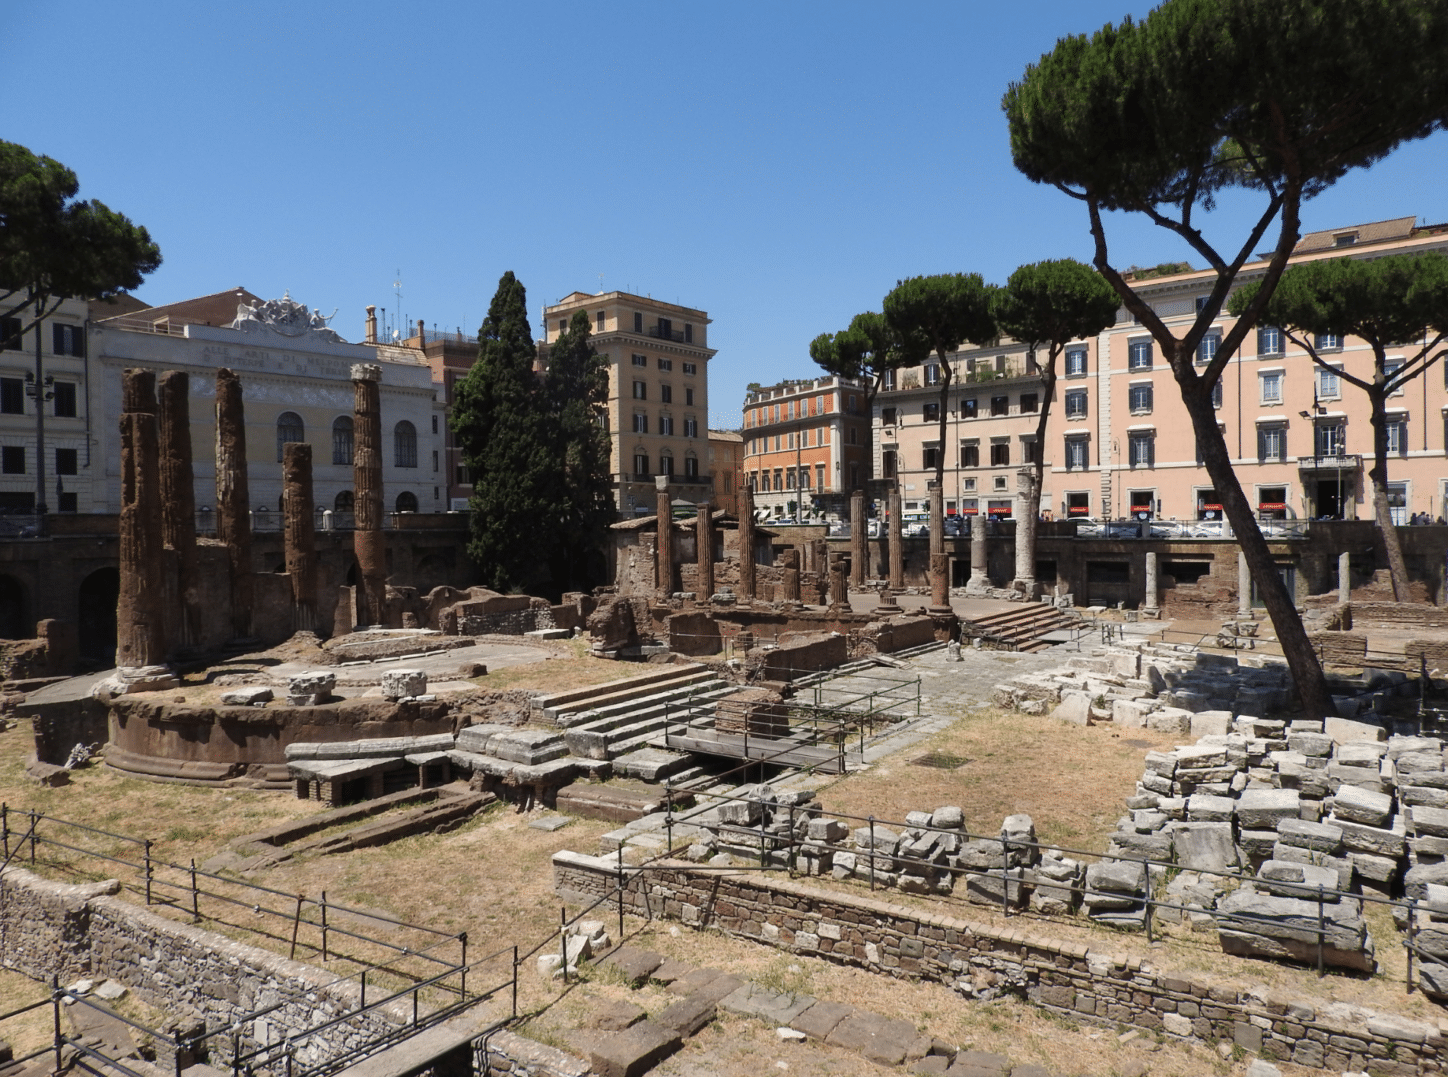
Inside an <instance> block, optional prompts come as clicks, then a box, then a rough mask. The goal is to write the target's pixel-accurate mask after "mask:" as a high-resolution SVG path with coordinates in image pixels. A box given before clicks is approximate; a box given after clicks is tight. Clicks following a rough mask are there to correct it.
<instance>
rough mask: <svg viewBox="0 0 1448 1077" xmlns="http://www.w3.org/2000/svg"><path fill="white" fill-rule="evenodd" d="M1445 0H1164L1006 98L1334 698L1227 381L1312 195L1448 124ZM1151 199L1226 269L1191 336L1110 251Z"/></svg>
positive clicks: (1304, 667) (1034, 171)
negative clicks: (1214, 344) (1229, 316)
mask: <svg viewBox="0 0 1448 1077" xmlns="http://www.w3.org/2000/svg"><path fill="white" fill-rule="evenodd" d="M1445 51H1448V5H1444V4H1439V3H1425V2H1423V0H1273V2H1271V3H1261V2H1259V0H1166V2H1165V3H1163V4H1162V5H1161V6H1160V7H1158V8H1156V9H1155V10H1154V11H1152V12H1151V14H1149V15H1148V16H1147V17H1146V18H1145V19H1144V20H1142V21H1141V22H1134V21H1132V20H1131V19H1126V20H1124V21H1123V22H1122V23H1121V24H1120V25H1117V26H1110V25H1108V26H1106V27H1104V28H1103V29H1101V30H1099V31H1098V32H1097V33H1095V34H1094V35H1092V36H1091V37H1089V38H1088V37H1086V36H1081V35H1078V36H1071V37H1065V38H1062V39H1060V40H1059V41H1058V42H1057V44H1056V47H1055V48H1054V49H1053V50H1052V51H1051V52H1049V53H1047V54H1046V55H1044V56H1042V57H1041V59H1040V61H1039V62H1038V63H1036V64H1033V65H1031V66H1030V67H1028V68H1027V69H1026V72H1025V75H1024V77H1023V78H1022V79H1021V81H1019V82H1017V83H1013V84H1012V85H1011V86H1010V87H1009V89H1008V90H1007V92H1006V94H1005V97H1004V99H1003V101H1002V107H1003V109H1004V110H1005V113H1006V117H1007V120H1008V122H1009V125H1010V138H1011V152H1012V156H1013V158H1014V161H1015V165H1016V167H1017V168H1018V169H1019V170H1020V171H1021V172H1022V173H1024V174H1025V175H1026V176H1027V177H1029V178H1030V179H1032V180H1034V181H1036V182H1038V183H1049V184H1052V185H1053V186H1055V187H1057V188H1058V189H1060V190H1062V191H1064V192H1065V193H1067V194H1069V195H1071V196H1072V197H1074V198H1076V199H1078V200H1080V201H1081V202H1082V203H1083V205H1084V207H1085V209H1086V212H1087V216H1088V219H1089V221H1090V226H1091V232H1092V236H1093V238H1094V240H1095V256H1094V258H1093V261H1094V264H1095V266H1096V268H1097V269H1098V270H1099V271H1100V272H1101V273H1102V275H1103V276H1104V277H1105V278H1106V279H1107V280H1108V281H1109V282H1110V283H1111V285H1112V287H1113V288H1115V289H1116V292H1117V294H1118V295H1119V296H1120V297H1121V299H1122V301H1123V302H1124V303H1125V304H1126V306H1127V308H1128V309H1129V310H1130V311H1131V312H1132V314H1134V315H1135V316H1136V317H1137V319H1138V320H1139V321H1140V323H1141V324H1142V326H1143V327H1144V328H1145V330H1146V331H1147V332H1149V333H1151V335H1152V337H1153V338H1154V339H1155V340H1156V342H1157V344H1158V346H1159V347H1160V348H1161V350H1162V353H1163V356H1164V357H1165V358H1166V360H1167V361H1168V363H1169V364H1170V366H1171V370H1172V373H1173V375H1174V377H1175V378H1176V381H1177V385H1178V388H1179V389H1180V391H1181V394H1182V400H1183V402H1184V403H1185V405H1186V408H1187V412H1188V414H1190V415H1191V418H1192V424H1193V427H1194V428H1195V432H1196V435H1197V441H1198V443H1199V444H1200V446H1201V450H1202V456H1203V460H1204V463H1205V465H1206V468H1207V472H1208V474H1209V475H1210V476H1211V478H1212V481H1213V483H1214V484H1215V486H1216V489H1217V493H1218V496H1219V497H1221V499H1222V505H1223V508H1224V510H1225V512H1226V515H1227V517H1228V519H1229V520H1230V521H1231V523H1232V526H1233V527H1234V529H1235V530H1236V533H1237V538H1238V542H1239V543H1240V546H1241V549H1242V552H1243V554H1244V555H1245V556H1246V558H1247V563H1248V566H1249V567H1250V569H1251V572H1252V575H1253V578H1254V579H1255V581H1256V584H1257V589H1258V592H1259V594H1261V595H1262V598H1263V601H1264V603H1265V605H1266V606H1267V611H1268V613H1269V614H1270V615H1271V617H1272V623H1273V626H1274V628H1275V629H1276V634H1277V638H1278V641H1279V642H1280V643H1281V645H1282V649H1283V652H1284V654H1285V655H1286V658H1287V661H1288V663H1289V665H1290V667H1291V669H1292V673H1293V676H1294V678H1295V679H1296V682H1297V688H1298V691H1299V694H1300V695H1301V697H1302V702H1303V705H1304V706H1305V707H1306V708H1308V710H1309V711H1310V712H1313V713H1323V714H1325V713H1330V711H1331V705H1332V702H1331V698H1330V696H1329V693H1328V690H1327V682H1326V680H1325V679H1324V677H1323V675H1322V668H1321V665H1320V663H1319V662H1318V661H1317V657H1316V654H1315V653H1314V652H1313V650H1312V647H1311V644H1310V643H1309V641H1308V639H1307V635H1306V632H1305V631H1304V630H1303V628H1302V620H1301V618H1300V617H1299V616H1298V614H1297V610H1296V606H1295V604H1294V602H1293V598H1292V596H1290V595H1288V594H1287V591H1286V588H1285V587H1284V586H1283V584H1282V582H1281V579H1280V577H1279V575H1278V573H1277V572H1276V570H1275V568H1274V567H1273V564H1272V557H1271V553H1270V551H1269V550H1268V547H1267V543H1266V541H1265V539H1263V537H1262V533H1261V530H1260V528H1258V526H1257V523H1256V519H1255V514H1254V513H1253V511H1252V507H1251V505H1250V503H1249V502H1248V500H1247V498H1246V496H1245V495H1244V494H1243V492H1242V488H1241V484H1240V482H1239V481H1238V480H1237V478H1236V475H1235V474H1234V473H1233V471H1232V467H1231V458H1230V456H1229V454H1228V451H1227V446H1226V442H1225V440H1224V438H1223V436H1222V434H1221V431H1220V430H1219V429H1218V426H1217V420H1216V415H1215V411H1214V409H1213V407H1212V403H1211V396H1212V387H1213V386H1214V385H1215V384H1216V382H1217V381H1218V379H1220V377H1221V375H1222V371H1223V369H1224V367H1225V366H1226V364H1227V362H1228V361H1229V360H1230V359H1231V357H1232V356H1233V355H1234V354H1235V353H1236V351H1237V348H1238V347H1239V345H1240V344H1241V342H1242V340H1243V338H1244V337H1245V336H1246V334H1247V333H1248V332H1249V331H1250V329H1251V328H1252V326H1253V325H1255V324H1256V322H1257V319H1258V316H1259V315H1260V313H1261V309H1262V307H1263V305H1265V304H1266V302H1267V300H1268V299H1269V298H1270V297H1271V294H1272V292H1273V290H1274V288H1275V287H1276V285H1277V281H1278V279H1279V278H1280V276H1281V274H1282V271H1283V269H1284V268H1285V266H1286V264H1287V258H1288V255H1289V254H1290V253H1291V251H1292V247H1293V245H1294V244H1295V243H1296V242H1297V239H1298V237H1299V226H1300V211H1301V205H1302V201H1303V199H1305V198H1310V197H1311V196H1312V195H1314V194H1317V193H1318V192H1320V191H1322V190H1324V189H1325V188H1327V187H1328V186H1330V185H1331V184H1333V183H1334V182H1336V181H1337V180H1338V179H1340V178H1341V177H1342V176H1344V175H1345V174H1346V173H1347V172H1349V171H1350V170H1352V169H1354V168H1363V167H1366V166H1368V165H1371V164H1372V163H1373V162H1375V161H1377V160H1379V159H1381V158H1382V157H1383V156H1385V155H1386V154H1388V153H1390V152H1392V150H1393V149H1394V148H1395V147H1397V146H1398V145H1399V144H1400V143H1401V142H1402V141H1404V140H1405V139H1414V138H1422V137H1424V136H1426V135H1428V134H1430V133H1431V132H1433V131H1435V130H1438V129H1440V128H1441V127H1442V126H1443V124H1444V116H1445V110H1448V65H1444V64H1442V63H1441V62H1440V61H1439V58H1440V57H1441V56H1443V55H1444V54H1445ZM1227 188H1242V189H1245V190H1246V191H1248V192H1252V193H1255V194H1256V195H1258V196H1260V198H1261V203H1260V205H1261V209H1260V213H1259V215H1258V217H1257V218H1256V220H1255V221H1254V222H1253V223H1252V225H1251V227H1250V228H1249V229H1248V230H1247V235H1246V236H1245V237H1243V238H1242V242H1241V243H1240V245H1238V246H1237V247H1236V249H1235V250H1232V249H1224V250H1222V251H1219V250H1218V249H1217V247H1216V246H1214V245H1213V244H1212V242H1210V241H1209V240H1208V238H1207V236H1206V235H1205V234H1204V233H1203V232H1202V230H1201V229H1200V228H1198V226H1197V222H1196V220H1195V213H1196V211H1197V210H1198V209H1200V210H1203V211H1207V210H1210V209H1212V208H1213V205H1214V200H1215V198H1216V196H1217V195H1218V194H1219V193H1220V192H1222V191H1223V190H1224V189H1227ZM1109 210H1117V211H1124V212H1130V213H1140V214H1143V215H1145V216H1146V217H1147V218H1148V219H1149V220H1151V221H1152V222H1153V223H1155V224H1157V225H1158V226H1160V227H1162V228H1165V229H1168V230H1170V231H1171V232H1173V233H1174V234H1175V235H1177V236H1178V237H1180V238H1181V239H1182V240H1183V241H1184V242H1185V243H1186V244H1187V245H1188V246H1189V247H1190V248H1191V249H1192V250H1193V251H1194V252H1195V253H1196V254H1197V255H1199V256H1200V257H1202V258H1203V259H1205V260H1206V264H1207V265H1208V266H1209V267H1210V268H1211V269H1212V270H1213V271H1214V272H1215V274H1216V281H1215V283H1214V285H1213V288H1212V292H1211V295H1210V296H1209V297H1208V298H1207V300H1206V302H1205V303H1204V304H1203V305H1202V308H1201V310H1199V311H1198V314H1197V317H1196V319H1195V320H1194V321H1193V322H1192V323H1191V324H1190V325H1189V326H1187V327H1186V329H1185V331H1184V332H1183V333H1182V334H1181V336H1177V335H1176V334H1174V333H1173V332H1172V331H1171V330H1170V329H1168V328H1167V326H1166V325H1165V324H1164V323H1163V321H1162V320H1161V319H1160V318H1159V317H1157V315H1156V313H1155V311H1153V310H1152V308H1151V307H1150V306H1149V305H1148V304H1147V303H1146V302H1145V301H1143V300H1142V299H1141V297H1140V296H1138V295H1137V293H1136V292H1135V291H1134V290H1133V289H1132V287H1131V285H1130V283H1129V282H1128V281H1127V280H1126V279H1125V278H1124V277H1123V275H1122V274H1121V273H1120V272H1119V271H1118V270H1117V269H1116V268H1114V267H1113V265H1112V262H1111V257H1110V254H1109V251H1108V247H1107V242H1106V230H1105V224H1104V220H1103V214H1104V213H1105V212H1106V211H1109ZM1274 220H1275V221H1277V222H1278V231H1277V237H1276V240H1275V242H1274V243H1273V244H1272V254H1271V257H1270V259H1269V261H1268V264H1267V266H1266V267H1265V269H1264V271H1263V275H1262V277H1261V282H1262V287H1261V289H1260V291H1259V292H1258V293H1257V295H1256V297H1255V298H1254V299H1253V301H1252V302H1251V303H1249V304H1248V305H1247V306H1246V307H1244V309H1243V310H1242V314H1241V316H1240V317H1239V319H1238V320H1237V322H1236V323H1235V324H1234V325H1233V326H1232V328H1231V329H1230V330H1229V331H1228V332H1227V334H1226V335H1225V337H1224V338H1223V339H1222V341H1221V343H1220V346H1219V347H1218V349H1217V353H1216V356H1215V358H1213V359H1212V360H1211V361H1209V362H1207V363H1205V364H1203V365H1201V366H1200V367H1197V366H1196V364H1195V363H1194V362H1193V359H1194V356H1195V353H1196V350H1197V347H1198V345H1199V344H1200V343H1201V341H1202V338H1203V337H1204V336H1205V335H1206V333H1207V331H1208V330H1209V329H1210V328H1211V326H1212V323H1213V321H1214V320H1215V319H1216V318H1217V316H1218V315H1219V314H1220V312H1221V310H1222V306H1223V304H1224V303H1225V302H1226V299H1227V296H1228V294H1229V292H1230V291H1231V288H1232V285H1233V282H1234V280H1235V279H1236V276H1237V274H1238V273H1239V272H1240V270H1241V268H1242V266H1243V265H1244V264H1245V263H1246V261H1247V260H1248V258H1250V257H1251V256H1252V254H1253V252H1254V251H1257V250H1260V249H1261V242H1262V239H1263V237H1264V236H1265V235H1266V234H1267V232H1268V230H1269V228H1271V226H1272V223H1273V221H1274Z"/></svg>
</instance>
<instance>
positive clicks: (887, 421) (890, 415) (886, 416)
mask: <svg viewBox="0 0 1448 1077" xmlns="http://www.w3.org/2000/svg"><path fill="white" fill-rule="evenodd" d="M880 425H881V426H894V425H895V409H894V408H881V409H880Z"/></svg>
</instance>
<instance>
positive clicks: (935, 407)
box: [921, 404, 940, 423]
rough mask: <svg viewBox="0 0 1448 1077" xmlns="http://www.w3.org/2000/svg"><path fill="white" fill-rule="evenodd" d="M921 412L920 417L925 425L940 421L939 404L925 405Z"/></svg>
mask: <svg viewBox="0 0 1448 1077" xmlns="http://www.w3.org/2000/svg"><path fill="white" fill-rule="evenodd" d="M921 411H922V417H923V418H924V419H925V421H926V422H927V423H933V422H938V421H939V420H940V405H939V404H926V405H925V407H924V408H922V409H921Z"/></svg>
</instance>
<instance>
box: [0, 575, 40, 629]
mask: <svg viewBox="0 0 1448 1077" xmlns="http://www.w3.org/2000/svg"><path fill="white" fill-rule="evenodd" d="M34 635H35V625H34V623H33V622H32V621H31V620H30V618H29V617H28V616H27V610H26V603H25V588H24V587H22V586H21V585H20V581H19V580H17V579H16V578H15V577H14V576H0V639H30V638H32V637H33V636H34Z"/></svg>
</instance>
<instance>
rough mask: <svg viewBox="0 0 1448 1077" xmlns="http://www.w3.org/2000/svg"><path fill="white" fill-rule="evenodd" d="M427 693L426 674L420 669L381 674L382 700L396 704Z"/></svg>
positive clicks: (392, 670)
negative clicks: (400, 700) (401, 700)
mask: <svg viewBox="0 0 1448 1077" xmlns="http://www.w3.org/2000/svg"><path fill="white" fill-rule="evenodd" d="M426 692H427V673H426V672H425V671H424V670H420V669H389V670H387V671H386V672H384V673H383V674H382V698H383V699H386V700H390V701H392V702H394V703H395V702H396V701H397V700H399V699H407V698H409V697H411V696H420V695H424V694H426Z"/></svg>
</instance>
